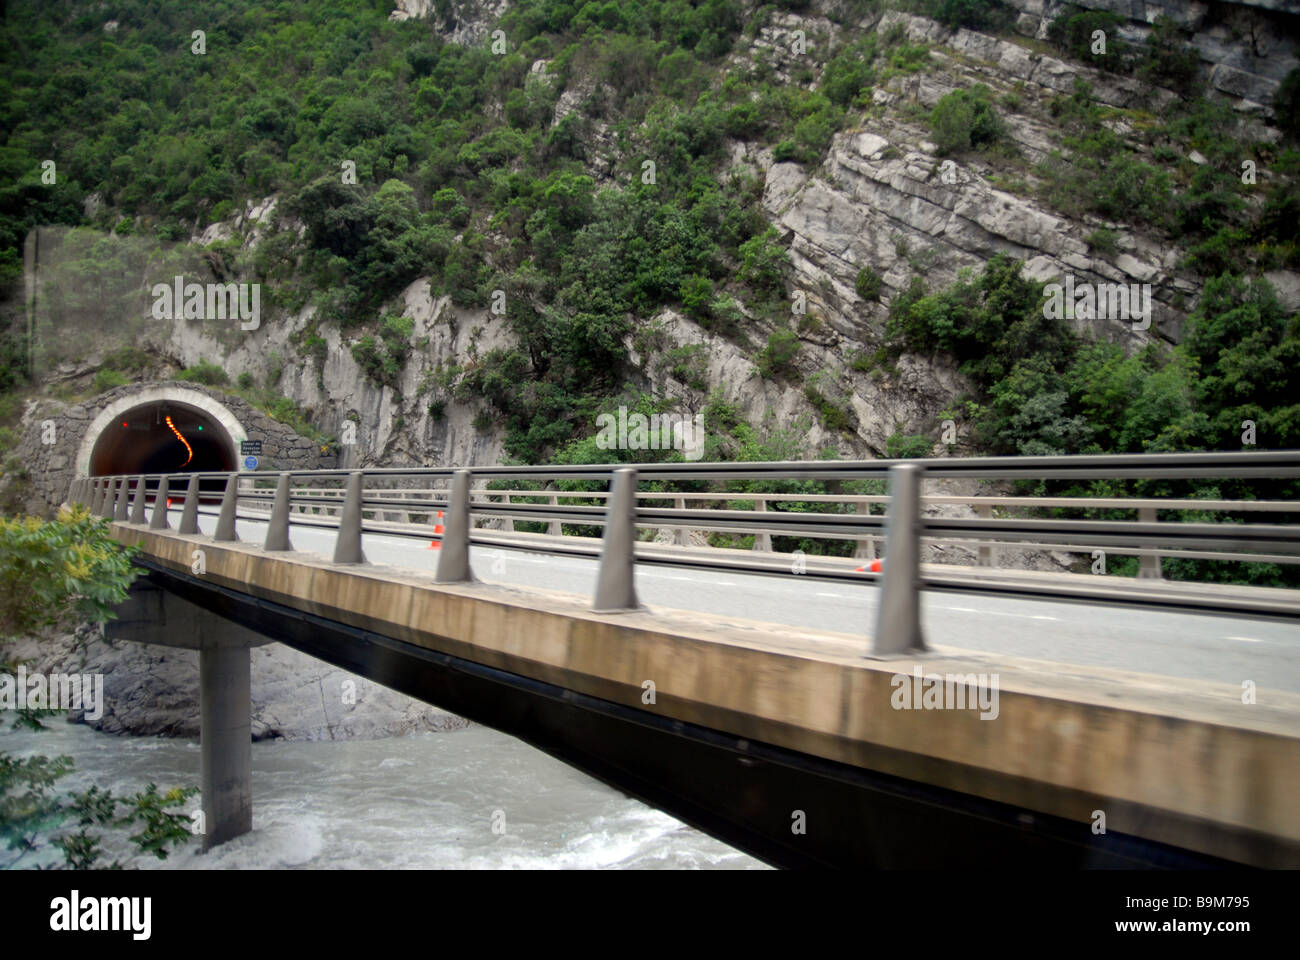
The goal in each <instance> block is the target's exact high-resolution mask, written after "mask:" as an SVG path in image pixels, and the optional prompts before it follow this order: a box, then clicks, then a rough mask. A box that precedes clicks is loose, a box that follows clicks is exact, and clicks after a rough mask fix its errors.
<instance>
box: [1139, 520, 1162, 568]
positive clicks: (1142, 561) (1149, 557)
mask: <svg viewBox="0 0 1300 960" xmlns="http://www.w3.org/2000/svg"><path fill="white" fill-rule="evenodd" d="M1138 522H1139V523H1155V522H1156V511H1155V508H1154V507H1141V508H1139V509H1138ZM1138 579H1140V580H1163V579H1164V573H1163V572H1162V571H1161V569H1160V554H1158V553H1156V554H1145V553H1144V554H1143V555H1142V556H1141V557H1140V558H1139V562H1138Z"/></svg>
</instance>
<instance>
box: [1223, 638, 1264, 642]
mask: <svg viewBox="0 0 1300 960" xmlns="http://www.w3.org/2000/svg"><path fill="white" fill-rule="evenodd" d="M1223 639H1224V640H1240V641H1242V642H1243V643H1259V642H1260V641H1259V640H1258V639H1256V638H1255V637H1224V638H1223Z"/></svg>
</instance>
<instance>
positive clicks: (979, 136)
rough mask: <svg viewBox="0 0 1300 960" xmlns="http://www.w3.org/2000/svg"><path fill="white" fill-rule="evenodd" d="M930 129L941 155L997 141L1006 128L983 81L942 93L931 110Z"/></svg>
mask: <svg viewBox="0 0 1300 960" xmlns="http://www.w3.org/2000/svg"><path fill="white" fill-rule="evenodd" d="M930 130H931V132H932V133H933V134H934V138H935V143H936V144H937V145H938V147H939V153H940V154H941V155H943V154H950V153H962V152H964V151H966V150H970V149H971V148H972V147H979V146H984V145H986V144H991V143H995V142H996V141H998V140H999V139H1001V138H1002V137H1003V136H1004V135H1005V132H1006V130H1005V126H1004V124H1003V123H1002V119H1001V118H1000V117H999V116H998V115H997V111H996V110H995V109H994V106H993V101H992V99H991V96H990V93H989V88H988V87H986V86H985V85H984V84H982V83H977V84H976V85H975V86H973V87H971V88H970V89H969V90H954V91H953V92H952V93H949V94H945V95H944V96H943V97H941V98H940V100H939V102H938V103H936V104H935V105H934V109H933V110H932V111H930Z"/></svg>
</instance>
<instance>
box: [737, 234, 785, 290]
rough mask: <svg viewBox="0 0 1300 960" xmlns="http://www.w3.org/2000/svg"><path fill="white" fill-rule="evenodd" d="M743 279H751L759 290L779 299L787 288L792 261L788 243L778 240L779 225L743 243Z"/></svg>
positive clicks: (741, 263)
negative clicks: (786, 247) (787, 246)
mask: <svg viewBox="0 0 1300 960" xmlns="http://www.w3.org/2000/svg"><path fill="white" fill-rule="evenodd" d="M740 258H741V259H740V272H739V278H740V280H741V282H743V283H747V284H749V285H750V287H752V288H753V289H754V290H755V292H756V293H758V294H760V295H761V296H764V297H766V298H768V299H776V298H777V297H779V296H781V295H782V294H783V293H784V292H785V287H784V281H785V269H786V267H787V265H788V262H789V261H788V260H787V258H786V253H785V247H783V246H781V244H780V243H778V242H777V232H776V228H775V227H768V229H767V230H766V231H765V232H764V233H763V234H762V235H761V236H758V237H754V238H753V239H752V240H747V241H746V242H745V243H742V244H741V245H740Z"/></svg>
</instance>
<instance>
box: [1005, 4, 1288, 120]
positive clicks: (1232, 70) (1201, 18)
mask: <svg viewBox="0 0 1300 960" xmlns="http://www.w3.org/2000/svg"><path fill="white" fill-rule="evenodd" d="M1007 3H1008V4H1009V5H1010V6H1011V7H1013V8H1014V9H1016V10H1018V11H1019V17H1018V19H1017V21H1016V29H1017V30H1018V31H1019V32H1020V33H1022V34H1024V35H1025V36H1030V37H1037V38H1039V39H1041V38H1043V37H1045V36H1047V26H1048V24H1049V23H1051V21H1052V20H1053V19H1055V18H1056V17H1057V16H1058V15H1060V13H1061V12H1062V10H1064V9H1065V8H1066V7H1067V6H1068V5H1069V4H1073V5H1074V6H1076V7H1084V8H1087V9H1090V10H1107V11H1109V12H1111V13H1114V14H1116V15H1117V16H1120V17H1124V18H1126V19H1127V21H1128V23H1127V24H1126V26H1125V27H1124V28H1123V30H1122V33H1121V35H1122V37H1123V38H1124V39H1125V40H1129V41H1133V42H1139V43H1140V42H1142V41H1143V40H1145V39H1146V38H1147V35H1148V34H1149V33H1150V30H1151V24H1153V23H1155V21H1156V19H1157V18H1159V17H1168V18H1169V19H1170V20H1172V21H1174V22H1175V23H1176V24H1178V25H1179V26H1180V27H1182V28H1184V29H1185V30H1187V31H1189V32H1190V34H1191V36H1190V37H1189V38H1188V43H1190V44H1191V45H1192V46H1193V47H1195V48H1196V49H1197V51H1198V52H1199V53H1200V56H1201V60H1202V61H1203V62H1204V64H1205V66H1206V68H1207V70H1208V80H1209V83H1210V86H1211V87H1212V88H1213V89H1215V90H1216V91H1218V92H1219V93H1220V94H1222V95H1223V96H1225V97H1228V98H1230V99H1231V100H1232V101H1233V102H1234V106H1236V108H1237V109H1238V110H1242V111H1245V112H1248V113H1257V114H1260V115H1271V113H1272V109H1273V108H1272V104H1273V97H1274V96H1275V95H1276V93H1277V90H1278V87H1279V86H1280V85H1281V83H1282V80H1283V78H1284V77H1286V75H1287V74H1288V73H1289V72H1290V71H1291V70H1293V69H1295V67H1296V58H1297V55H1298V53H1297V51H1298V50H1300V41H1298V40H1297V37H1296V33H1295V14H1296V13H1297V12H1298V11H1297V8H1296V4H1295V3H1293V2H1291V0H1230V2H1222V0H1164V2H1147V0H1069V4H1067V2H1065V0H1007Z"/></svg>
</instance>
